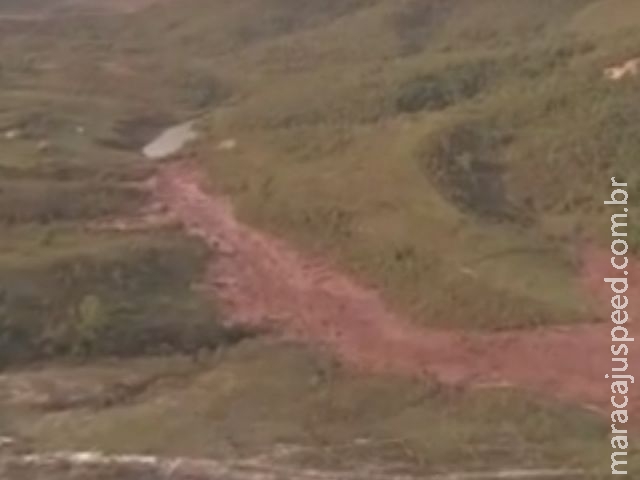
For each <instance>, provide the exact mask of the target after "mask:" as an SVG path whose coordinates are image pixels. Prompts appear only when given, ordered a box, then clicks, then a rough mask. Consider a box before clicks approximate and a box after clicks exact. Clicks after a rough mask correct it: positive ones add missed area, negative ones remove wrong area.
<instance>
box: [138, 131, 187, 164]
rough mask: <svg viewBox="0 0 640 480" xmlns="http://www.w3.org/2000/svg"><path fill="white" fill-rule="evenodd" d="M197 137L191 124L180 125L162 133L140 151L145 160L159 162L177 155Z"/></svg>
mask: <svg viewBox="0 0 640 480" xmlns="http://www.w3.org/2000/svg"><path fill="white" fill-rule="evenodd" d="M197 137H198V134H197V133H196V131H195V130H194V128H193V122H186V123H181V124H180V125H175V126H173V127H170V128H167V129H166V130H165V131H163V132H162V133H161V134H160V135H158V136H157V137H156V138H155V139H154V140H152V141H151V142H150V143H148V144H147V145H146V146H145V147H144V148H143V149H142V153H143V155H144V156H145V157H147V158H150V159H152V160H159V159H162V158H165V157H168V156H170V155H173V154H175V153H178V152H179V151H180V150H182V148H183V147H184V146H185V145H186V144H187V143H189V142H191V141H193V140H195V139H196V138H197Z"/></svg>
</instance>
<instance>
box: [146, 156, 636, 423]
mask: <svg viewBox="0 0 640 480" xmlns="http://www.w3.org/2000/svg"><path fill="white" fill-rule="evenodd" d="M154 192H155V195H156V197H157V200H159V201H160V202H162V203H164V204H165V205H166V206H167V208H168V209H169V210H170V212H171V214H172V215H174V216H175V217H176V218H178V219H179V220H180V221H181V223H182V224H183V225H184V226H185V228H186V229H187V230H188V231H189V232H190V233H191V234H193V235H195V236H198V237H200V238H202V239H203V240H205V241H206V242H207V243H208V244H209V245H210V246H211V247H213V248H215V249H216V250H217V251H218V252H219V253H220V255H218V256H217V258H216V260H215V261H214V262H212V264H211V266H210V269H209V273H208V275H207V278H206V279H205V284H204V287H205V288H207V289H211V290H212V291H215V293H216V296H217V297H218V298H219V299H221V300H222V301H223V303H224V304H225V306H226V308H227V309H228V312H229V314H230V316H231V318H232V319H233V321H235V322H238V323H242V324H246V325H250V326H255V327H259V328H266V329H270V330H274V331H276V332H278V333H280V334H282V335H285V336H288V337H293V338H295V339H299V340H301V341H306V342H310V343H314V344H321V345H322V346H324V347H327V348H329V349H330V350H332V351H333V352H334V353H335V354H336V355H337V356H338V357H339V358H340V359H341V360H342V361H344V362H345V363H347V364H350V365H352V366H354V367H357V368H361V369H366V370H368V371H374V372H391V373H396V374H402V375H409V376H418V377H419V376H430V377H435V378H437V379H438V380H439V381H440V382H444V383H447V384H465V385H472V386H475V387H482V386H495V385H507V386H508V385H513V386H517V387H519V388H524V389H527V390H530V391H532V392H536V393H542V394H545V395H548V396H552V397H555V398H559V399H562V400H567V401H572V402H577V403H580V404H582V405H584V406H587V407H592V408H596V409H599V410H603V411H606V410H608V409H609V407H610V396H611V394H610V393H609V392H610V390H609V389H610V386H609V383H608V381H607V380H605V378H604V375H605V374H606V373H608V372H609V371H610V368H611V356H612V355H611V352H610V344H611V340H610V333H609V331H610V325H609V324H608V323H603V324H599V325H584V326H579V327H571V328H553V329H541V330H534V331H526V332H516V333H500V334H467V333H457V332H449V331H442V330H426V329H423V328H420V327H418V326H416V325H415V324H413V323H410V322H408V321H406V320H405V319H403V318H400V317H399V316H398V315H396V314H394V313H393V312H391V311H390V310H389V309H388V308H387V307H386V306H385V305H384V303H383V301H382V300H381V299H380V297H379V295H378V294H377V292H375V291H373V290H370V289H367V288H365V287H363V286H360V285H358V284H357V283H356V282H355V281H353V280H352V279H350V278H349V277H348V276H346V275H344V274H342V273H340V272H339V271H337V270H336V269H334V268H332V267H331V266H329V265H327V264H326V263H324V262H322V261H320V260H317V259H311V258H307V257H305V256H303V255H301V254H300V253H298V252H296V251H295V250H294V249H293V248H291V247H290V246H289V245H287V244H286V243H285V242H283V241H282V240H280V239H277V238H274V237H272V236H270V235H268V234H265V233H263V232H260V231H257V230H255V229H253V228H251V227H249V226H247V225H244V224H242V223H240V222H239V221H237V219H236V218H235V217H234V214H233V209H232V207H231V205H230V203H229V201H228V199H226V198H225V197H223V196H220V195H216V194H215V193H211V192H208V191H205V190H204V189H203V188H202V181H201V178H199V175H198V172H197V170H196V169H195V168H193V166H190V165H188V164H186V163H178V164H167V165H165V166H163V167H162V168H161V170H160V172H159V174H158V176H157V178H156V180H155V182H154ZM588 253H589V254H588V255H587V256H586V258H585V261H586V263H585V276H584V278H585V285H586V286H587V287H589V288H591V289H592V290H593V293H594V295H597V296H599V297H601V298H602V299H603V300H604V299H605V298H606V292H605V291H604V290H603V287H602V278H603V276H602V275H600V274H601V273H603V272H604V271H605V270H606V268H607V267H606V266H607V265H608V257H607V256H606V255H597V254H595V253H594V252H588ZM605 276H606V275H605ZM632 297H633V295H632ZM637 360H638V355H637V354H635V353H634V354H633V357H632V358H631V359H630V365H634V364H637ZM631 393H632V398H631V409H633V410H638V409H639V408H640V389H638V390H636V391H635V392H631Z"/></svg>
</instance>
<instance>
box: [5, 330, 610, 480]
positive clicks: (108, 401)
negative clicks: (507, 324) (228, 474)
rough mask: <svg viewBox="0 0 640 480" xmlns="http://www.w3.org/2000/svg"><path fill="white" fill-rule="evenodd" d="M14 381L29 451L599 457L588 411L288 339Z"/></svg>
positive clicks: (582, 460) (589, 460)
mask: <svg viewBox="0 0 640 480" xmlns="http://www.w3.org/2000/svg"><path fill="white" fill-rule="evenodd" d="M132 367H133V368H132ZM47 377H49V378H59V379H60V383H59V385H57V386H56V383H55V382H45V381H44V379H45V378H47ZM274 377H276V378H277V380H276V378H274ZM18 378H19V377H12V376H11V375H9V376H8V377H5V378H4V379H3V387H4V388H3V391H4V392H6V393H5V397H4V400H2V399H0V402H4V406H3V411H6V412H14V413H16V412H17V414H14V415H12V416H11V417H7V419H9V421H8V423H7V424H6V425H7V428H9V429H10V431H13V433H14V434H16V435H17V436H18V438H21V439H22V441H23V442H25V444H26V445H30V447H31V448H33V449H35V450H37V451H41V450H65V449H80V450H83V449H84V450H86V449H98V450H103V451H106V452H110V453H130V452H132V451H133V452H145V453H150V454H161V455H169V456H171V455H177V456H188V457H198V456H202V457H209V456H212V457H214V458H221V459H222V458H248V457H255V456H259V455H269V454H273V453H274V449H275V448H276V447H277V446H278V445H286V446H290V447H294V448H293V449H292V453H290V454H287V455H283V456H282V457H281V458H280V459H279V460H278V459H276V458H274V459H273V461H274V462H275V463H278V462H282V463H283V464H285V465H286V464H291V463H293V464H302V465H305V466H308V467H315V468H322V467H324V468H347V469H348V468H354V469H356V468H358V466H359V465H362V464H367V465H372V464H377V465H394V464H401V465H406V466H407V467H409V468H411V469H417V470H419V471H420V472H446V471H461V470H497V469H501V468H505V469H509V468H514V467H518V468H553V467H563V468H584V469H587V470H588V471H589V472H592V473H593V474H594V477H593V478H596V477H597V472H599V471H602V472H606V467H607V465H604V464H603V462H601V458H602V452H603V451H606V450H607V448H608V447H607V446H608V443H609V442H608V439H607V428H608V427H607V424H606V422H604V421H601V420H600V419H599V418H597V417H596V416H594V415H593V414H590V413H585V412H576V411H575V410H573V409H571V408H568V407H566V406H562V405H558V404H554V403H552V402H541V401H537V400H534V399H531V398H528V397H527V396H526V395H522V394H520V393H517V392H512V391H505V390H486V391H482V392H475V393H472V392H461V391H455V390H448V389H442V388H440V387H438V386H435V385H432V386H428V385H418V384H414V383H411V382H407V381H402V380H397V379H391V378H384V377H382V378H378V377H367V376H361V375H352V374H349V373H347V372H344V371H343V370H341V369H340V368H339V367H337V366H336V365H334V364H332V363H331V362H328V361H327V360H326V359H325V358H324V357H323V356H321V355H318V354H309V353H308V352H305V351H303V350H301V349H298V348H294V347H290V346H283V345H269V344H265V343H263V342H257V343H256V342H248V343H244V344H242V345H241V346H240V347H239V348H235V349H233V350H231V351H229V352H227V353H226V354H225V355H223V356H217V357H216V358H210V359H206V358H202V359H201V363H200V364H199V365H194V364H189V363H188V362H184V361H182V360H180V359H173V360H171V359H165V360H163V361H161V362H159V361H157V360H156V361H149V360H146V361H138V362H136V363H129V364H127V365H122V364H121V363H119V362H110V363H106V364H96V365H95V366H91V367H82V368H77V367H58V368H50V369H45V370H43V371H41V372H35V373H33V374H27V375H24V376H23V377H20V378H21V380H20V381H19V382H18ZM65 379H66V380H65ZM71 379H73V381H71ZM17 386H21V387H20V389H18V390H15V389H16V387H17ZM72 387H73V388H72ZM78 391H84V392H85V394H86V397H84V398H82V397H81V396H80V397H79V396H78V394H77V392H78ZM16 394H17V395H22V400H21V401H20V400H19V398H20V397H16V396H15V395H16ZM0 405H2V403H0ZM10 418H12V419H13V420H10ZM590 478H591V477H590ZM603 478H604V477H603Z"/></svg>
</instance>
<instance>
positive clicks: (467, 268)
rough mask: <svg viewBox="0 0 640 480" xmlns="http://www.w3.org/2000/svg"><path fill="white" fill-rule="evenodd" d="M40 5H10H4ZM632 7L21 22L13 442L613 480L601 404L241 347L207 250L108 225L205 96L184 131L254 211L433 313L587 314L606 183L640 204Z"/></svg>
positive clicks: (504, 322) (631, 1) (4, 205)
mask: <svg viewBox="0 0 640 480" xmlns="http://www.w3.org/2000/svg"><path fill="white" fill-rule="evenodd" d="M39 1H40V0H33V2H28V3H29V5H28V4H27V2H16V1H15V0H0V17H2V13H6V14H11V13H23V12H28V11H30V9H33V8H37V7H39V6H40V5H38V2H39ZM50 3H52V4H53V3H55V2H50ZM636 3H637V2H636V1H635V0H615V1H613V0H606V1H605V0H603V1H599V0H456V1H444V0H443V1H441V0H432V1H425V0H407V1H391V0H330V1H322V2H320V1H319V0H304V1H301V0H242V1H234V2H229V1H228V0H184V1H181V2H166V3H159V4H157V5H155V6H152V7H150V8H149V9H148V10H145V11H142V12H138V13H135V14H132V15H127V16H123V15H106V16H75V15H73V14H72V12H70V14H68V15H60V16H57V17H56V18H53V19H50V20H48V21H46V22H41V23H38V24H37V28H34V26H33V25H32V24H31V23H30V22H29V21H22V20H21V21H17V20H15V19H13V20H8V19H1V18H0V59H1V60H0V144H1V145H0V365H1V366H2V367H3V368H5V369H6V370H5V371H6V375H3V376H2V377H0V387H2V388H0V411H2V414H3V415H2V418H0V436H2V435H4V434H7V435H9V436H15V437H16V438H17V439H18V440H19V441H20V442H24V445H25V448H26V449H28V450H29V449H33V450H35V451H48V450H52V449H79V450H89V449H92V448H95V449H104V450H105V451H107V452H124V453H132V452H135V453H145V452H150V453H158V454H168V455H186V456H205V457H207V456H216V457H233V456H236V457H246V456H252V455H258V454H261V453H270V452H272V451H273V449H274V445H277V444H293V445H295V446H300V447H302V449H301V450H296V451H295V454H293V455H292V456H291V458H288V461H291V462H294V463H296V464H301V465H310V466H316V467H336V466H345V467H346V468H349V467H350V466H353V465H360V464H361V463H362V462H367V463H374V464H375V463H381V462H382V463H385V462H386V463H389V464H393V462H402V463H407V464H409V465H410V466H411V467H412V468H416V469H418V470H420V471H429V472H441V471H449V470H452V469H456V470H460V469H480V470H484V469H493V470H495V469H498V468H513V467H518V468H527V467H532V468H533V467H536V468H543V467H553V466H563V467H580V468H585V469H588V470H589V471H590V472H594V473H593V475H594V478H597V475H598V472H600V471H606V470H607V468H608V466H607V465H600V463H601V459H603V458H605V459H606V455H603V452H608V451H609V443H608V438H607V429H608V426H607V424H606V422H603V421H601V420H600V419H599V417H596V416H595V415H593V414H591V413H587V412H584V411H582V410H579V409H577V408H574V407H569V406H565V405H559V404H556V403H553V402H543V401H541V400H535V399H532V398H530V397H529V396H527V395H525V394H523V393H521V392H515V391H511V390H506V389H502V390H494V389H491V390H483V391H472V390H462V389H460V390H458V389H449V388H444V387H441V386H438V385H432V384H428V385H423V384H419V385H418V384H415V383H412V382H409V381H406V380H402V379H390V378H374V377H368V376H364V375H355V374H351V373H347V372H345V371H343V370H342V369H341V368H339V367H338V366H336V365H334V364H332V363H331V362H330V361H328V360H326V359H325V358H324V357H321V356H319V355H315V354H312V353H309V352H308V351H306V350H303V349H297V348H293V347H289V346H283V345H282V344H280V343H273V344H272V343H268V342H266V341H264V340H258V341H247V342H241V340H242V339H243V337H244V336H245V333H244V332H237V331H234V330H229V329H227V328H225V327H223V326H222V323H223V322H221V320H222V319H221V318H220V315H221V314H220V312H218V311H217V308H216V305H215V304H211V303H210V302H209V301H207V300H205V299H203V298H202V297H201V296H200V295H199V294H198V293H197V292H196V290H195V289H194V288H193V286H194V284H196V283H197V282H198V279H199V278H200V276H201V275H202V274H203V268H204V265H205V262H206V260H207V258H208V253H207V252H206V251H205V250H204V249H203V246H202V245H200V244H198V243H197V242H195V241H193V240H190V239H187V238H185V237H184V235H183V234H181V233H180V232H178V231H174V230H171V229H165V230H158V231H154V232H144V231H141V232H139V233H125V232H120V233H115V232H111V233H106V232H100V233H99V232H97V231H93V230H92V229H91V228H88V225H90V224H91V222H92V221H94V220H99V219H103V218H112V217H114V216H115V217H117V216H126V215H129V214H134V213H136V212H138V211H139V209H140V208H141V207H142V206H143V205H145V204H146V202H147V201H148V199H147V197H146V194H145V193H144V192H143V190H142V189H140V188H139V185H138V184H137V182H139V181H140V180H143V179H146V178H148V177H149V175H151V174H152V172H153V169H154V165H152V164H150V163H149V162H146V161H144V160H143V159H141V158H140V155H139V153H138V150H139V149H140V147H141V146H142V145H144V144H145V143H146V142H147V141H148V140H150V139H151V138H152V137H153V136H154V135H155V134H156V133H157V132H158V130H160V129H161V128H163V127H165V126H167V125H170V124H173V123H178V122H180V121H183V120H186V119H190V118H195V117H197V118H198V119H199V123H198V125H199V128H200V130H201V131H202V133H203V135H202V138H201V141H200V142H198V144H197V145H196V146H195V147H194V152H193V153H194V155H195V156H197V157H198V158H199V159H200V161H201V163H202V166H203V168H205V169H206V170H207V171H208V172H210V174H211V175H210V176H211V180H212V183H214V184H215V185H216V186H217V187H218V188H220V189H222V190H224V191H225V192H226V193H228V194H229V195H230V196H231V198H232V199H233V201H234V203H235V205H236V207H237V211H238V212H239V215H240V216H241V217H242V218H243V219H244V220H246V221H248V222H250V223H252V224H255V225H257V226H259V227H261V228H264V229H266V230H270V231H273V232H275V233H277V234H279V235H282V236H283V237H285V238H287V239H289V240H290V241H292V242H294V243H295V244H297V245H298V246H300V247H301V248H302V249H307V250H310V251H312V252H314V253H315V252H321V253H322V254H324V255H327V256H329V257H331V258H332V259H335V260H336V261H338V262H341V263H342V264H343V265H344V266H345V268H347V269H349V270H351V271H352V272H353V273H354V274H355V275H356V276H360V277H362V278H363V279H365V280H366V282H367V283H370V284H373V285H374V286H377V287H379V288H380V290H381V291H382V293H383V294H384V295H385V296H386V297H387V298H388V300H389V302H390V303H391V304H393V306H394V307H396V308H398V309H399V310H401V311H405V312H407V313H409V314H410V315H411V316H412V317H413V318H415V321H416V322H419V323H422V324H425V325H430V326H438V327H453V328H461V329H465V330H470V329H485V330H496V329H509V328H527V327H531V326H539V325H555V324H561V323H578V322H584V321H587V320H590V319H591V318H592V314H591V311H590V308H589V299H588V298H585V294H584V292H582V291H581V289H580V286H579V282H578V264H579V262H578V261H577V258H576V251H575V248H576V247H577V246H579V245H580V244H581V243H582V242H583V241H584V240H591V239H595V240H596V241H598V240H599V239H600V238H601V237H605V236H607V235H608V232H609V226H607V224H608V222H609V218H608V216H607V215H605V214H604V212H603V210H602V206H601V202H602V198H603V197H604V195H605V194H606V192H607V190H608V183H607V182H608V178H609V177H611V176H617V177H618V178H622V177H624V178H627V179H628V181H629V182H630V184H631V185H633V186H634V188H633V191H632V197H631V198H632V200H633V202H634V206H633V209H632V212H634V213H633V215H634V216H635V218H634V220H633V221H636V223H637V219H638V217H637V216H638V215H640V205H638V203H637V202H638V200H637V198H640V197H639V196H638V195H637V193H638V192H640V170H639V169H638V163H637V162H636V159H635V155H636V154H637V153H638V151H640V144H639V142H640V140H639V139H638V138H639V137H638V135H637V134H636V132H635V129H636V126H637V124H638V120H640V118H638V116H639V115H640V114H639V113H638V110H637V108H635V107H634V105H637V104H638V101H640V89H638V86H639V82H640V78H627V79H624V80H623V81H620V82H616V83H610V82H607V81H606V80H605V79H604V78H603V75H602V70H603V68H605V67H606V66H608V65H610V64H612V63H620V62H624V61H626V60H628V59H629V58H631V57H633V56H635V55H637V54H638V52H637V45H638V42H639V41H640V29H639V28H638V25H639V23H638V21H637V20H638V19H639V18H640V17H639V15H640V10H639V9H638V7H637V5H636ZM12 132H13V133H12ZM10 137H11V138H10ZM229 138H233V139H236V140H237V143H238V148H236V149H233V150H229V151H219V149H218V148H217V145H219V143H220V142H221V141H223V140H226V139H229ZM634 232H635V233H634V241H635V249H636V251H639V250H638V249H640V229H637V228H636V229H635V230H634ZM223 347H224V348H223ZM213 351H215V352H216V353H215V354H214V353H212V352H213ZM208 352H210V353H208ZM168 353H172V354H187V355H188V357H184V358H177V357H176V358H168V357H167V355H165V354H168ZM115 355H117V356H122V357H126V358H123V359H121V360H118V361H108V360H106V358H108V357H112V356H115ZM162 355H165V356H164V357H162ZM42 360H45V361H47V366H46V367H42V368H43V370H42V372H40V373H41V375H42V376H43V377H42V376H41V377H38V372H37V370H36V369H35V367H34V362H38V361H42ZM70 360H73V361H82V363H83V364H84V365H83V366H82V367H79V366H74V367H64V366H60V365H61V364H60V362H63V361H70ZM34 376H35V377H36V378H35V379H34ZM69 377H71V378H74V379H76V383H74V382H68V380H69ZM14 381H15V382H16V384H13V383H12V382H14ZM24 381H27V383H28V384H29V385H28V386H29V388H32V389H34V390H35V391H34V392H31V391H27V392H26V394H24V395H23V393H24V392H25V390H21V389H23V388H26V387H24V383H21V382H24ZM16 385H17V386H16ZM67 389H68V390H67ZM42 390H44V392H43V391H42ZM12 392H13V393H12ZM16 392H17V393H16ZM96 392H97V393H96ZM13 394H15V395H14V396H12V395H13ZM31 394H33V395H32V396H31ZM21 395H22V396H21ZM16 397H19V400H18V401H16V400H15V398H16ZM43 398H44V401H41V400H42V399H43ZM34 399H36V400H37V401H35V400H34ZM27 400H29V401H27ZM5 412H6V417H7V418H6V419H5ZM634 455H637V452H635V453H634ZM83 480H84V479H83Z"/></svg>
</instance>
